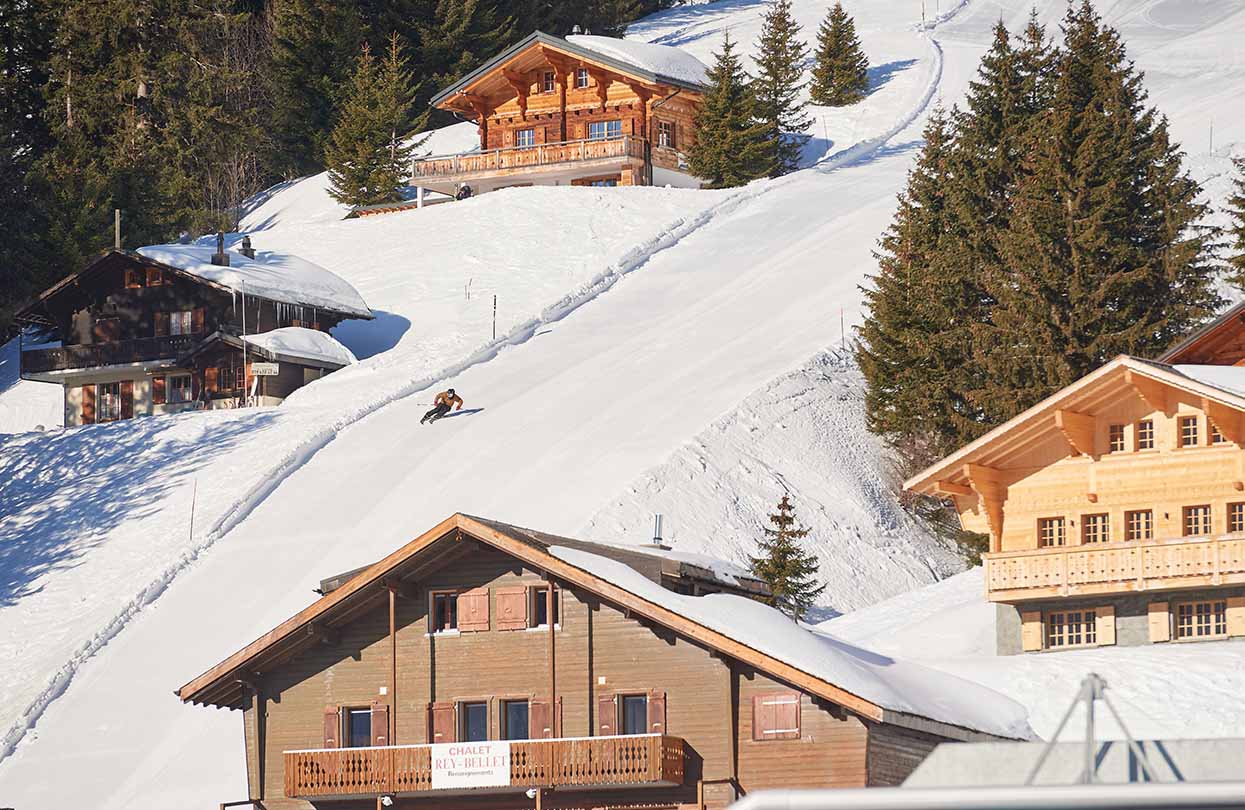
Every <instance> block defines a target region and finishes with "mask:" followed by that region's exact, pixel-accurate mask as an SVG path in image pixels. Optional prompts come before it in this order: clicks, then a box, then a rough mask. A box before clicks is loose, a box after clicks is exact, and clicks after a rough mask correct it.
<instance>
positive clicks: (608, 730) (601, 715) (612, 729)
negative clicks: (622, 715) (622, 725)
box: [597, 695, 618, 737]
mask: <svg viewBox="0 0 1245 810" xmlns="http://www.w3.org/2000/svg"><path fill="white" fill-rule="evenodd" d="M617 733H618V703H617V701H616V700H615V698H614V696H613V695H597V736H598V737H610V736H613V735H614V734H617Z"/></svg>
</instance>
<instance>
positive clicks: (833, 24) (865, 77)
mask: <svg viewBox="0 0 1245 810" xmlns="http://www.w3.org/2000/svg"><path fill="white" fill-rule="evenodd" d="M868 92H869V59H868V57H866V56H865V53H864V51H862V50H861V49H860V40H859V39H857V38H856V23H855V22H853V21H852V18H851V17H849V16H848V15H847V12H846V11H844V10H843V4H842V3H835V4H834V7H833V8H831V9H830V12H829V13H828V14H826V19H824V20H822V23H821V27H819V28H818V29H817V52H816V54H815V61H814V64H813V84H812V96H813V101H814V102H815V103H817V104H825V105H826V106H829V107H843V106H846V105H848V104H855V103H856V102H857V101H860V100H861V99H863V98H864V97H865V94H866V93H868Z"/></svg>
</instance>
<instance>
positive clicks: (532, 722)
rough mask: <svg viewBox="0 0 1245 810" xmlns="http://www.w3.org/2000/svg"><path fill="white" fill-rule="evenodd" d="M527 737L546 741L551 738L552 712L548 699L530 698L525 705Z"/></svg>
mask: <svg viewBox="0 0 1245 810" xmlns="http://www.w3.org/2000/svg"><path fill="white" fill-rule="evenodd" d="M527 736H528V738H529V739H532V740H547V739H549V738H550V737H552V736H553V711H552V709H551V706H550V703H549V698H545V697H541V698H532V700H531V701H530V702H529V703H528V704H527Z"/></svg>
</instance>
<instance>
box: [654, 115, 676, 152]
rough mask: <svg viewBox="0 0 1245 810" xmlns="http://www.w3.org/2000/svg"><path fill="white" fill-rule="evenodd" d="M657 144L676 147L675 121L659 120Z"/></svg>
mask: <svg viewBox="0 0 1245 810" xmlns="http://www.w3.org/2000/svg"><path fill="white" fill-rule="evenodd" d="M657 145H658V146H668V147H670V148H671V149H673V148H674V122H673V121H658V122H657Z"/></svg>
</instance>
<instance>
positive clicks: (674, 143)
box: [670, 121, 679, 149]
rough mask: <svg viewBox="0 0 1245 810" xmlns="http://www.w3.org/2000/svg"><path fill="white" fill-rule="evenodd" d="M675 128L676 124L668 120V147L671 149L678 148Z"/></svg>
mask: <svg viewBox="0 0 1245 810" xmlns="http://www.w3.org/2000/svg"><path fill="white" fill-rule="evenodd" d="M677 128H678V125H677V124H675V123H674V122H673V121H671V122H670V148H671V149H678V148H679V140H678V134H677V133H676V130H677Z"/></svg>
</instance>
